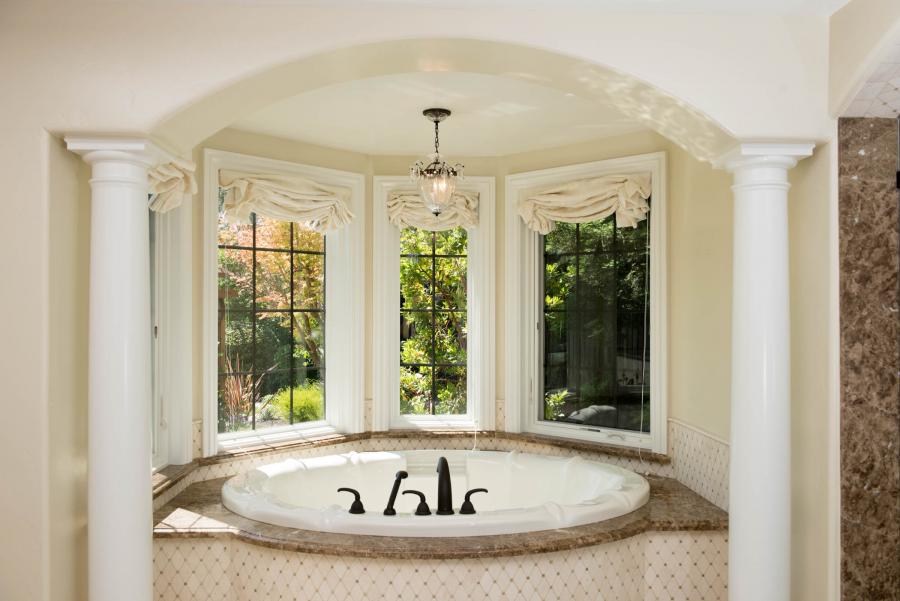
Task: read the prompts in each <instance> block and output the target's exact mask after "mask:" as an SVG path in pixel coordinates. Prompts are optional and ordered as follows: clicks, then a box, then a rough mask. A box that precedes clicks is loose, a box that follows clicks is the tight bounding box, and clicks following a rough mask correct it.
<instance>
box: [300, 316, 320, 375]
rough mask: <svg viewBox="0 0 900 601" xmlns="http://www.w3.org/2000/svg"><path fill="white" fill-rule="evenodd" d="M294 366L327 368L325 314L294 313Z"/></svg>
mask: <svg viewBox="0 0 900 601" xmlns="http://www.w3.org/2000/svg"><path fill="white" fill-rule="evenodd" d="M293 315H294V366H295V369H300V368H301V367H324V366H325V313H324V312H320V311H296V312H294V314H293Z"/></svg>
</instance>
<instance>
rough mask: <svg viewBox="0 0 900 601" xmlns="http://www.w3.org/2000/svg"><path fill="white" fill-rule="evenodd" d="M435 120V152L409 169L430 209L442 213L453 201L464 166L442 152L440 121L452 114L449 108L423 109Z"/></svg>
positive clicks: (423, 112)
mask: <svg viewBox="0 0 900 601" xmlns="http://www.w3.org/2000/svg"><path fill="white" fill-rule="evenodd" d="M422 114H423V115H425V116H426V117H427V118H428V119H430V120H431V121H433V122H434V152H433V153H431V154H429V155H428V157H427V158H428V160H427V162H426V161H416V162H415V163H414V164H413V165H412V167H410V169H409V175H410V178H412V180H413V181H414V182H416V187H417V188H418V189H419V195H420V196H421V197H422V201H423V202H424V203H425V206H426V207H428V210H429V211H431V212H432V213H434V214H435V215H440V214H441V213H442V212H443V211H444V210H445V209H447V207H449V206H450V204H451V203H452V201H453V192H454V191H455V190H456V178H458V177H461V176H462V170H463V166H462V165H460V164H459V163H457V164H455V165H450V164H449V163H447V162H446V161H445V160H444V158H443V157H442V156H441V153H440V137H439V130H438V128H439V126H440V122H441V121H443V120H444V119H446V118H447V117H449V116H450V111H448V110H447V109H426V110H424V111H422Z"/></svg>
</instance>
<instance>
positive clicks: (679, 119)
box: [152, 39, 734, 161]
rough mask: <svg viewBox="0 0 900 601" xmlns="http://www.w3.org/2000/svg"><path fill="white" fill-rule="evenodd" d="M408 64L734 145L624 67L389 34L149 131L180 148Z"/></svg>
mask: <svg viewBox="0 0 900 601" xmlns="http://www.w3.org/2000/svg"><path fill="white" fill-rule="evenodd" d="M414 72H422V73H434V72H444V73H477V74H482V75H491V76H497V77H502V78H506V79H514V80H517V81H518V82H524V83H529V84H534V85H539V86H543V87H546V88H551V89H554V90H556V91H558V92H561V93H563V94H566V93H570V94H573V95H574V96H575V97H577V98H581V99H584V100H586V101H589V102H592V103H595V104H596V105H597V106H598V107H601V106H602V107H612V108H614V110H615V111H617V112H619V113H621V114H622V115H624V116H625V117H626V118H627V119H629V120H630V121H632V122H636V123H639V124H640V125H641V126H643V127H646V128H648V129H652V130H654V131H656V132H658V133H660V134H661V135H663V136H665V137H667V138H669V139H670V140H672V141H673V142H675V143H676V144H678V145H679V146H681V147H682V148H684V149H685V150H687V151H688V152H690V153H691V154H692V155H693V156H694V157H696V158H698V159H700V160H705V161H710V160H712V159H714V158H716V157H718V156H720V155H721V154H722V153H723V152H724V151H725V150H727V149H729V148H731V147H732V146H733V145H734V138H733V136H732V135H731V134H730V132H728V131H727V130H725V129H724V128H723V127H722V126H721V125H719V124H718V123H717V122H715V121H714V120H713V119H711V118H710V117H709V116H708V115H706V114H704V113H703V112H701V111H699V110H697V109H696V108H694V107H693V106H691V105H690V104H688V103H686V102H684V101H683V100H681V99H679V98H676V97H674V96H672V95H670V94H668V93H666V92H665V91H663V90H661V89H659V88H656V87H654V86H653V85H651V84H649V83H647V82H645V81H642V80H640V79H638V78H635V77H633V76H630V75H628V74H626V73H621V72H619V71H616V70H614V69H611V68H609V67H605V66H602V65H598V64H594V63H590V62H586V61H584V60H579V59H576V58H573V57H570V56H565V55H561V54H558V53H554V52H549V51H546V50H540V49H536V48H530V47H526V46H520V45H515V44H509V43H498V42H488V41H484V40H471V39H465V40H462V39H436V40H394V41H389V42H378V43H373V44H364V45H359V46H352V47H349V48H344V49H341V50H336V51H333V52H328V53H324V54H318V55H314V56H310V57H307V58H305V59H301V60H298V61H294V62H290V63H287V64H284V65H282V66H280V67H275V68H272V69H269V70H266V71H263V72H260V73H258V74H256V75H253V76H250V77H246V78H243V79H241V80H239V81H237V82H235V83H233V84H232V85H230V86H228V87H226V88H224V89H222V90H219V91H218V92H216V93H214V94H211V95H209V96H207V97H206V98H204V99H202V100H200V101H199V102H196V103H194V104H192V105H190V106H188V107H186V108H184V109H183V110H181V111H179V112H177V113H175V114H173V115H171V116H170V117H168V118H167V119H165V120H164V121H162V122H161V123H159V124H158V125H157V127H155V128H154V129H153V132H152V133H153V136H154V138H155V139H156V140H158V141H159V142H161V143H162V144H163V145H165V146H166V147H167V148H170V149H172V150H174V151H176V152H184V151H186V150H189V149H190V148H192V147H193V146H195V145H196V144H197V143H199V142H200V141H202V140H204V139H205V138H207V137H209V136H210V135H212V134H214V133H215V132H216V131H219V130H221V129H223V128H225V127H228V126H232V125H235V124H236V123H238V122H240V121H241V120H242V119H244V118H247V116H248V115H255V114H256V113H258V112H260V111H263V110H264V109H266V108H267V107H269V106H271V105H274V104H276V103H279V102H282V101H285V100H286V99H289V98H292V97H295V96H298V95H301V94H306V93H310V92H313V91H315V90H318V89H322V88H326V87H328V86H334V85H340V84H349V83H351V82H353V81H356V80H365V79H369V78H373V77H383V76H391V75H397V74H406V73H414ZM451 108H452V107H451ZM598 110H599V108H598ZM413 118H415V116H413ZM451 123H452V122H451ZM594 137H596V135H595V136H594ZM426 149H427V146H426Z"/></svg>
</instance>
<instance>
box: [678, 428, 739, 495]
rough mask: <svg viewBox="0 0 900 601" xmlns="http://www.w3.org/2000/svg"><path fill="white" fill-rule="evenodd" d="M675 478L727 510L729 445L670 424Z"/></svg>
mask: <svg viewBox="0 0 900 601" xmlns="http://www.w3.org/2000/svg"><path fill="white" fill-rule="evenodd" d="M669 445H670V449H671V450H670V454H671V456H672V466H673V467H674V471H675V479H676V480H678V481H679V482H681V483H682V484H684V485H685V486H687V487H688V488H690V489H691V490H693V491H694V492H695V493H697V494H698V495H700V496H701V497H703V498H704V499H706V500H707V501H709V502H710V503H712V504H714V505H716V506H718V507H721V508H722V509H724V510H726V511H727V510H728V465H729V457H728V454H729V448H728V444H726V443H725V442H723V441H721V440H717V439H716V438H713V437H712V436H709V435H708V434H705V433H703V432H701V431H699V430H696V429H694V428H692V427H690V426H687V425H685V424H682V423H680V422H677V421H670V422H669Z"/></svg>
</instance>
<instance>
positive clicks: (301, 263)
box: [293, 253, 325, 309]
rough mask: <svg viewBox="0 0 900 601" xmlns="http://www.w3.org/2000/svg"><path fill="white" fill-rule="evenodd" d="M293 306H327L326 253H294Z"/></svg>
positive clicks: (318, 307) (299, 307)
mask: <svg viewBox="0 0 900 601" xmlns="http://www.w3.org/2000/svg"><path fill="white" fill-rule="evenodd" d="M293 308H294V309H324V308H325V255H308V254H303V253H294V306H293Z"/></svg>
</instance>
